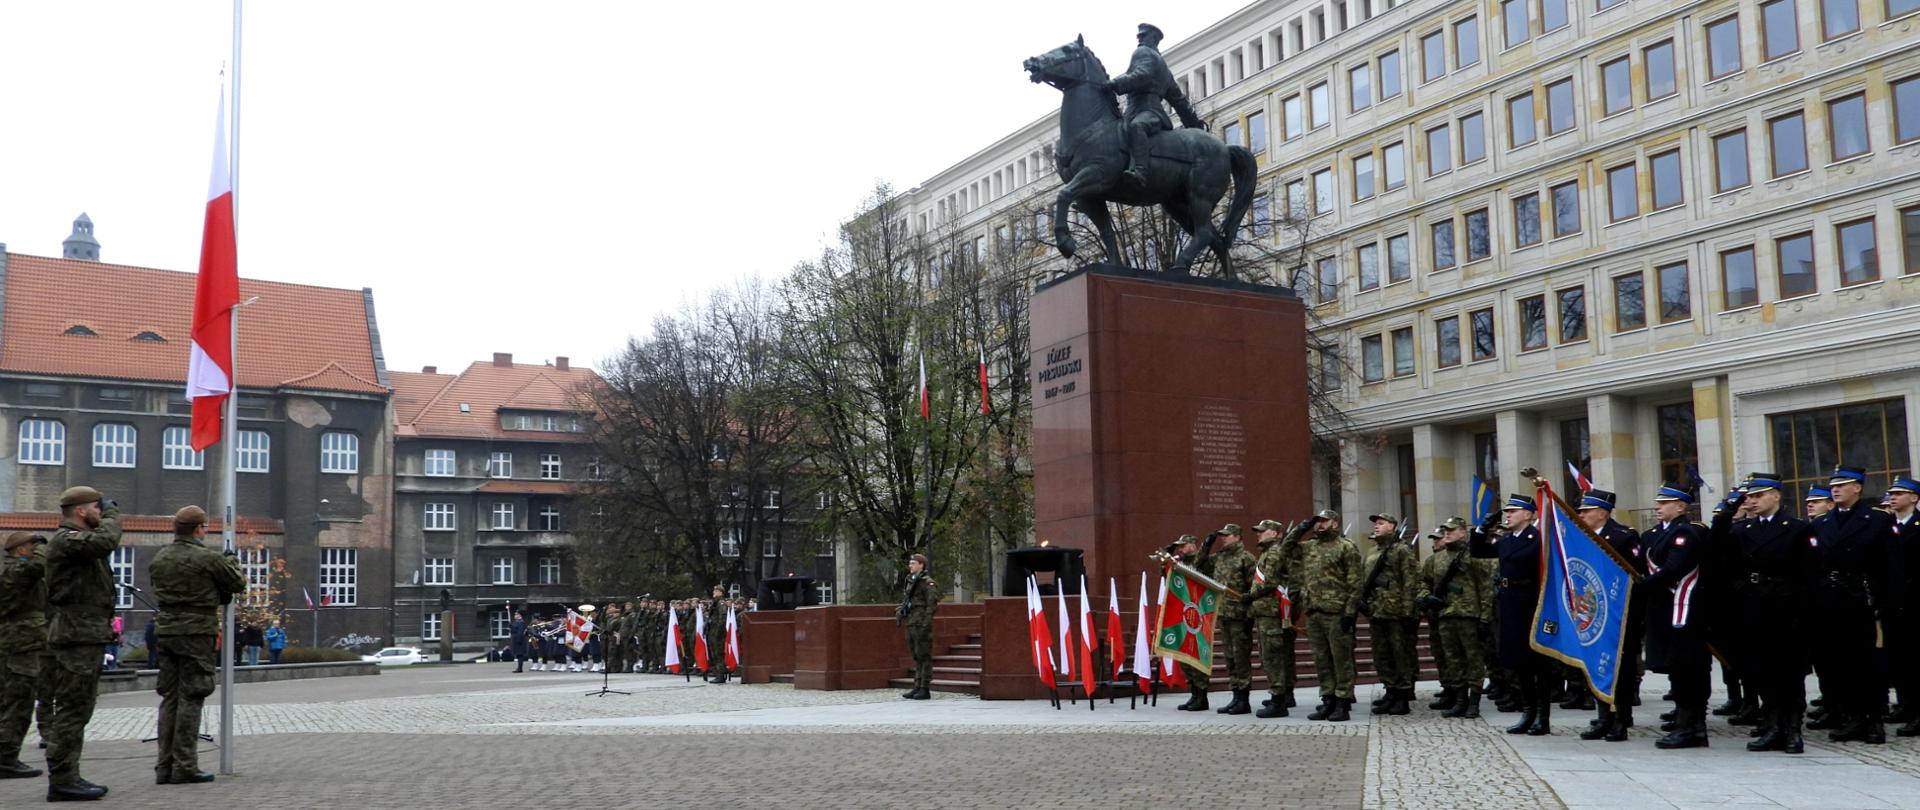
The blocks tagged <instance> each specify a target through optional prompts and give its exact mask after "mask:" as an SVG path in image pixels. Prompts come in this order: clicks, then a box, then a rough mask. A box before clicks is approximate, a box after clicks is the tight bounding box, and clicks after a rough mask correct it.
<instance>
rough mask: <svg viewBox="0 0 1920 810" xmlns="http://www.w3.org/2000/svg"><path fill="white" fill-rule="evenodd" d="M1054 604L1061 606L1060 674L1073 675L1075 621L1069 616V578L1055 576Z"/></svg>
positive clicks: (1069, 676) (1070, 676)
mask: <svg viewBox="0 0 1920 810" xmlns="http://www.w3.org/2000/svg"><path fill="white" fill-rule="evenodd" d="M1053 595H1054V597H1056V598H1055V599H1054V604H1055V605H1056V606H1058V607H1059V608H1060V610H1059V614H1060V674H1061V675H1065V676H1066V677H1068V678H1069V679H1071V678H1072V677H1073V622H1072V621H1070V620H1069V619H1068V618H1067V580H1066V578H1065V577H1054V580H1053Z"/></svg>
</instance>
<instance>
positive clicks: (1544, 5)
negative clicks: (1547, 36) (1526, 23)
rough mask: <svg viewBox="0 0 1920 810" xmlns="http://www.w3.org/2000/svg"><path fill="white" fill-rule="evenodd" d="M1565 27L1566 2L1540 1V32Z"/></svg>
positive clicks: (1562, 0)
mask: <svg viewBox="0 0 1920 810" xmlns="http://www.w3.org/2000/svg"><path fill="white" fill-rule="evenodd" d="M1565 27H1567V0H1540V32H1541V33H1543V34H1544V33H1546V32H1548V31H1558V30H1560V29H1562V28H1565Z"/></svg>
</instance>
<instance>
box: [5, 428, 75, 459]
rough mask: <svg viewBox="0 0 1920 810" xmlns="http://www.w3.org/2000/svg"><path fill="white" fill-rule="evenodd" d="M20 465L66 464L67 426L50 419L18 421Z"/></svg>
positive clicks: (18, 455)
mask: <svg viewBox="0 0 1920 810" xmlns="http://www.w3.org/2000/svg"><path fill="white" fill-rule="evenodd" d="M16 456H17V457H18V459H19V461H20V463H21V464H65V463H67V426H66V425H65V424H64V423H61V422H56V421H54V420H52V419H22V420H20V443H19V450H18V452H17V453H16Z"/></svg>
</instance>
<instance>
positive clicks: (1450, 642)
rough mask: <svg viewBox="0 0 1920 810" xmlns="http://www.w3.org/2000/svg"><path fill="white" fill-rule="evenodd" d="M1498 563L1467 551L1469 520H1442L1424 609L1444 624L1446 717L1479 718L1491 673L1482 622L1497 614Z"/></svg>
mask: <svg viewBox="0 0 1920 810" xmlns="http://www.w3.org/2000/svg"><path fill="white" fill-rule="evenodd" d="M1492 568H1493V566H1492V565H1491V564H1490V563H1488V562H1487V561H1485V560H1477V559H1474V558H1473V556H1472V555H1470V554H1468V553H1467V521H1466V519H1465V518H1461V517H1451V518H1447V520H1446V522H1444V523H1441V524H1440V537H1439V539H1438V540H1436V541H1435V542H1434V546H1433V556H1431V557H1428V558H1427V561H1426V562H1425V563H1424V564H1422V565H1421V567H1420V593H1419V597H1418V601H1419V605H1420V609H1421V610H1423V611H1426V613H1427V615H1429V616H1433V617H1434V619H1435V621H1436V623H1437V624H1438V626H1439V628H1440V633H1439V638H1438V639H1437V642H1438V644H1439V645H1440V647H1441V648H1442V649H1444V650H1445V655H1442V656H1436V657H1437V658H1439V660H1440V661H1441V665H1440V685H1441V687H1443V689H1444V691H1442V692H1441V693H1440V697H1441V699H1442V700H1445V701H1446V705H1444V706H1442V707H1440V708H1443V709H1445V710H1446V711H1445V712H1444V713H1443V714H1442V716H1443V717H1479V716H1480V681H1481V680H1482V679H1484V678H1485V677H1486V676H1487V652H1486V650H1485V649H1483V647H1484V642H1483V634H1482V631H1481V627H1482V626H1484V625H1485V624H1486V623H1487V622H1489V621H1491V620H1492V619H1493V578H1492V576H1493V575H1492V573H1491V572H1492Z"/></svg>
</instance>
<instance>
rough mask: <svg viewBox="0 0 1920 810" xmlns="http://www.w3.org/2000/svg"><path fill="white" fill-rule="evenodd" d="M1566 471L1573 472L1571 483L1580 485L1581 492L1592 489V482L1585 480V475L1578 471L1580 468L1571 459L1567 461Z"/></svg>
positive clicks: (1584, 492)
mask: <svg viewBox="0 0 1920 810" xmlns="http://www.w3.org/2000/svg"><path fill="white" fill-rule="evenodd" d="M1567 472H1570V473H1573V483H1575V484H1578V485H1579V486H1580V492H1581V494H1586V493H1587V492H1589V491H1591V490H1592V489H1593V482H1592V481H1589V480H1587V477H1586V476H1585V475H1582V474H1581V473H1580V468H1579V467H1577V466H1575V465H1574V463H1573V462H1571V461H1569V462H1567Z"/></svg>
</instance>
